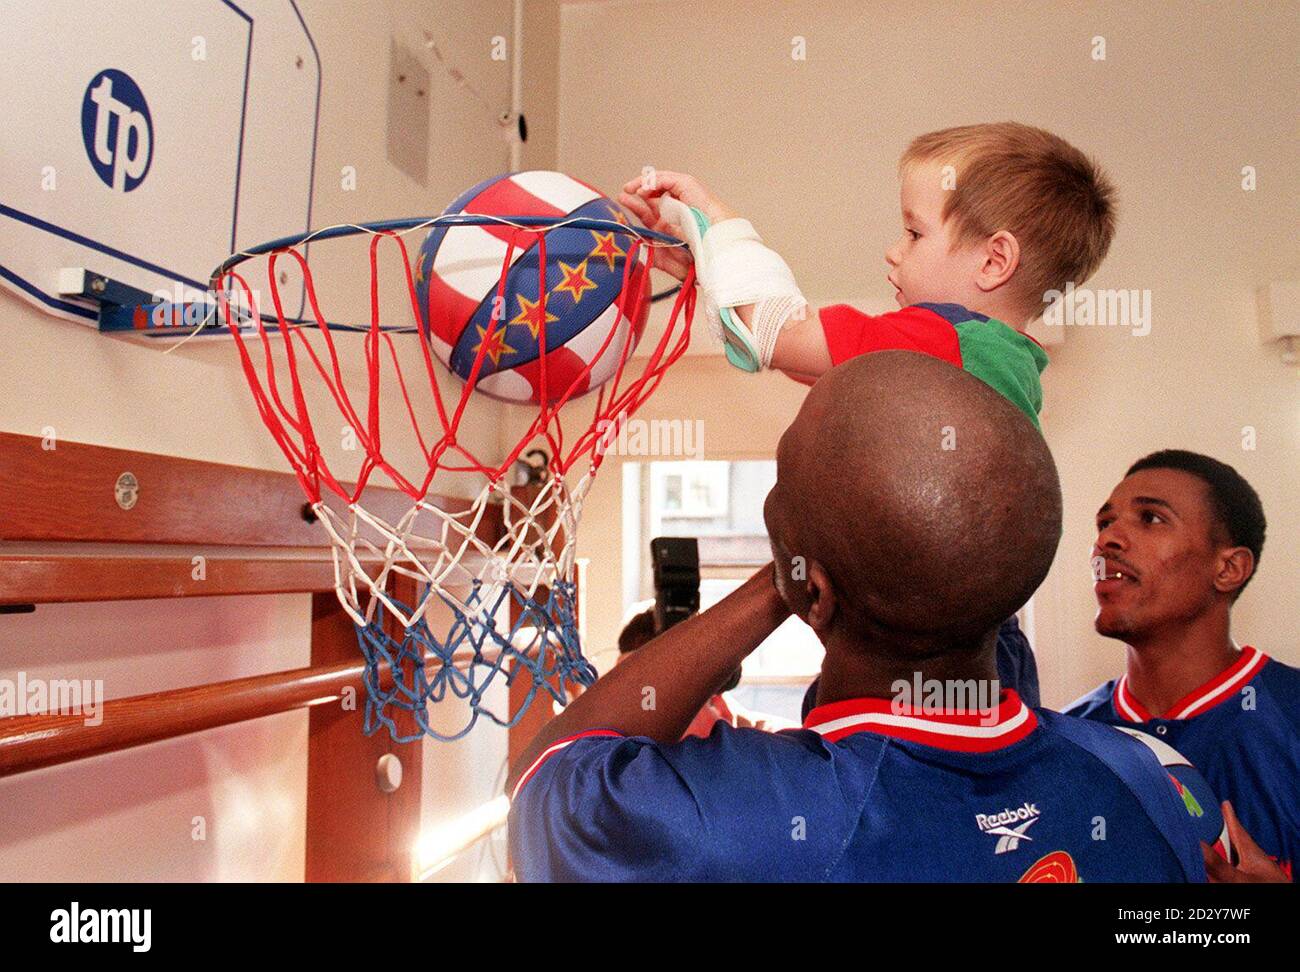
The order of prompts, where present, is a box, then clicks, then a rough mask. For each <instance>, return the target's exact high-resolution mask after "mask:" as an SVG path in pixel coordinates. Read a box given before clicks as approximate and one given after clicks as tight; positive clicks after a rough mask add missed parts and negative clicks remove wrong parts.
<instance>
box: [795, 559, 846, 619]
mask: <svg viewBox="0 0 1300 972" xmlns="http://www.w3.org/2000/svg"><path fill="white" fill-rule="evenodd" d="M804 590H805V591H807V594H808V602H807V611H808V614H807V617H805V618H804V620H805V621H806V622H808V627H810V628H812V629H813V631H815V632H817V634H819V635H822V634H825V633H826V632H827V631H829V630H830V626H831V622H832V621H833V620H834V618H835V612H836V610H837V609H838V607H839V605H838V602H837V601H836V597H835V586H834V585H833V584H832V583H831V578H830V575H829V574H828V573H826V570H825V568H823V567H822V565H821V564H819V563H818V562H817V561H815V560H810V561H809V562H808V580H807V581H806V582H805V584H804Z"/></svg>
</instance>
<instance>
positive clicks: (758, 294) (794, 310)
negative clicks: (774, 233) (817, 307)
mask: <svg viewBox="0 0 1300 972" xmlns="http://www.w3.org/2000/svg"><path fill="white" fill-rule="evenodd" d="M660 206H661V212H662V214H663V215H664V217H665V218H666V219H667V220H668V221H669V222H675V223H677V225H678V226H679V228H680V230H681V233H682V238H683V239H684V240H685V241H686V243H687V244H688V245H689V246H690V248H691V255H692V256H693V257H694V258H695V278H696V280H697V281H699V285H700V291H701V293H702V295H703V297H704V308H703V309H704V313H705V318H706V320H707V321H708V323H709V327H710V329H711V330H712V331H713V332H714V334H715V336H723V337H724V339H725V336H724V326H723V321H722V318H721V313H720V309H721V308H733V307H743V306H745V305H747V304H752V305H754V309H753V313H752V315H751V319H750V325H749V332H750V335H749V336H750V337H751V338H752V343H753V346H754V350H755V351H756V352H757V354H758V357H759V360H760V362H761V366H762V367H764V368H767V367H769V366H770V365H771V363H772V353H773V351H774V350H775V348H776V340H777V337H778V335H779V334H780V332H781V329H782V328H783V327H785V325H786V324H787V323H788V322H789V320H790V319H791V318H792V317H794V316H795V315H796V314H799V312H800V311H802V310H803V308H804V307H806V306H807V304H808V302H807V300H805V299H804V296H803V294H802V293H800V291H799V285H798V284H797V283H795V279H794V274H793V273H791V272H790V268H789V266H787V265H786V262H785V261H784V260H783V259H781V257H780V255H779V254H777V253H776V252H774V251H773V250H771V249H769V248H768V247H766V246H764V245H763V241H762V239H761V238H760V237H759V235H758V233H757V232H755V230H754V227H753V225H752V224H751V223H750V222H749V220H747V219H739V218H737V219H726V220H723V221H722V222H720V223H715V224H713V225H711V226H706V227H704V228H703V229H701V227H700V222H701V220H700V219H697V218H696V216H695V214H696V213H697V212H698V210H694V211H693V210H691V208H690V207H688V206H685V205H684V204H682V203H681V202H679V201H678V200H676V199H673V198H672V197H671V196H663V197H661V199H660ZM738 326H742V327H743V325H738Z"/></svg>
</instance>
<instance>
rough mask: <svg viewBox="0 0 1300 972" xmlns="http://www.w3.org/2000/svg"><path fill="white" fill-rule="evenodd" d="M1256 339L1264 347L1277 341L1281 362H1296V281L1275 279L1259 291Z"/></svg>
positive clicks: (1299, 333)
mask: <svg viewBox="0 0 1300 972" xmlns="http://www.w3.org/2000/svg"><path fill="white" fill-rule="evenodd" d="M1258 297H1259V336H1260V340H1262V341H1263V342H1264V343H1265V344H1272V343H1274V342H1280V343H1281V345H1282V360H1283V361H1285V362H1286V363H1287V364H1295V363H1296V362H1297V361H1300V356H1298V352H1297V348H1298V347H1300V280H1278V281H1274V282H1273V283H1270V284H1266V285H1264V286H1263V287H1260V288H1259V294H1258Z"/></svg>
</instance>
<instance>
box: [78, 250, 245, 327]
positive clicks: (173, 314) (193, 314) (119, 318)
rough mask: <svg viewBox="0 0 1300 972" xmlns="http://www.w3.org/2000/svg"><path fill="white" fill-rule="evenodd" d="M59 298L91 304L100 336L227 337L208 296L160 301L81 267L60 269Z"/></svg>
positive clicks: (134, 288) (216, 308) (146, 293)
mask: <svg viewBox="0 0 1300 972" xmlns="http://www.w3.org/2000/svg"><path fill="white" fill-rule="evenodd" d="M59 296H61V297H63V298H65V299H68V300H75V301H85V302H87V303H90V304H93V305H95V307H96V309H97V310H98V316H97V317H96V326H97V327H98V328H99V331H100V333H101V334H121V335H132V336H136V337H146V338H152V339H156V340H169V339H177V338H184V337H189V336H190V335H191V334H193V333H194V332H195V331H198V330H200V329H202V330H205V331H207V332H209V334H210V335H211V336H212V337H223V336H225V337H228V336H229V334H230V331H229V329H228V328H227V327H226V325H225V321H224V320H222V319H221V317H220V315H219V309H218V304H217V302H216V300H214V299H213V298H212V296H211V295H210V294H209V295H208V296H207V297H206V298H205V299H203V300H186V301H179V302H178V301H171V300H160V299H159V298H158V297H156V296H154V295H153V294H151V293H148V292H147V291H144V290H140V289H139V288H138V287H132V286H131V285H130V284H124V283H122V282H121V281H120V280H114V279H113V278H112V277H109V276H106V275H104V274H102V273H95V272H94V271H92V270H88V269H86V268H85V267H64V268H63V269H61V270H60V271H59ZM250 320H251V319H250Z"/></svg>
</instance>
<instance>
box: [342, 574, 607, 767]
mask: <svg viewBox="0 0 1300 972" xmlns="http://www.w3.org/2000/svg"><path fill="white" fill-rule="evenodd" d="M436 596H437V597H439V598H440V599H441V600H442V602H443V603H444V604H445V605H446V606H447V607H448V608H449V609H450V610H451V613H452V616H453V620H452V622H451V625H450V626H449V627H448V628H447V631H446V634H445V635H443V636H442V637H439V636H438V635H436V634H435V633H434V631H433V630H432V629H431V628H430V627H429V625H428V623H427V622H426V621H425V620H424V619H423V617H422V618H421V619H420V620H419V621H416V622H415V623H414V624H412V625H411V626H410V627H409V628H402V626H401V625H400V624H399V623H397V622H396V620H395V619H391V618H389V617H388V616H387V615H386V614H385V612H384V609H383V605H382V603H381V604H379V605H378V609H377V610H376V612H375V616H374V618H373V619H372V620H371V621H370V623H369V624H367V625H366V626H365V627H360V626H358V628H357V642H358V644H360V646H361V652H362V655H363V656H364V657H365V663H366V667H365V673H364V681H365V685H366V696H367V697H366V718H365V731H366V735H373V734H374V733H375V732H378V731H379V729H380V728H384V727H386V728H387V729H388V732H389V735H390V736H392V738H393V739H394V740H395V741H397V742H413V741H415V740H416V739H420V738H422V737H424V736H429V737H431V738H433V739H439V740H441V741H443V742H451V741H453V740H456V739H460V738H461V737H462V736H464V735H466V734H467V733H468V732H469V731H470V730H471V729H473V728H474V724H475V723H476V722H478V720H479V718H480V717H484V718H487V719H490V720H491V721H493V722H495V723H496V724H497V725H499V726H505V727H506V728H509V727H510V726H513V725H514V724H515V723H517V722H518V721H519V720H520V718H521V717H522V716H523V714H524V713H525V712H526V711H527V710H528V706H529V705H531V704H532V702H533V699H534V697H535V696H537V695H538V694H543V695H546V696H549V697H550V698H553V699H554V700H555V701H557V702H559V703H560V704H561V705H563V704H565V703H566V702H567V701H568V690H569V688H570V687H571V686H573V685H583V686H586V685H591V684H592V683H593V682H594V681H595V680H596V670H595V668H594V667H592V665H591V663H590V662H589V661H587V659H586V658H585V657H583V654H582V647H581V645H580V644H579V641H578V629H577V623H576V619H575V616H574V596H575V589H574V585H573V583H572V582H569V581H560V582H557V583H555V584H554V585H553V586H552V587H551V588H549V589H544V596H543V597H542V598H541V599H534V598H532V597H530V596H528V595H527V594H526V593H524V592H523V591H521V590H519V589H517V588H515V587H514V586H512V585H508V584H507V585H505V586H499V585H491V586H489V585H485V584H484V583H482V582H481V581H476V582H475V583H474V586H473V588H472V589H471V591H470V594H469V596H468V597H467V598H466V599H465V600H464V602H463V605H462V603H458V602H456V601H454V600H452V599H450V598H448V597H447V596H445V595H444V594H442V593H441V592H437V594H436ZM393 603H394V605H395V606H396V608H397V609H398V610H400V611H401V612H402V613H404V614H406V615H407V616H408V617H409V616H410V614H411V613H412V612H411V611H409V610H408V607H407V605H405V604H402V603H400V602H398V601H394V602H393ZM511 605H515V606H517V608H518V610H517V611H516V612H511V613H517V619H516V620H515V621H514V622H513V623H512V624H511V625H510V626H509V628H508V630H498V629H497V627H496V623H495V619H496V618H499V617H504V616H505V615H504V613H503V612H510V609H511ZM466 608H468V609H469V610H468V612H467V611H466V610H465V609H466ZM529 628H531V629H533V630H534V631H535V632H536V634H535V635H534V634H533V632H530V631H528V630H526V629H529ZM458 656H459V657H458ZM524 674H527V675H529V676H531V680H530V683H529V688H528V694H527V696H526V697H525V698H524V699H523V701H522V702H521V703H520V704H519V705H518V707H517V708H515V710H514V712H513V713H511V714H510V715H509V717H508V718H502V717H501V716H498V715H497V714H496V713H495V712H493V711H492V709H491V707H490V705H489V702H488V701H487V699H486V696H487V694H488V692H489V690H490V689H492V688H493V687H494V686H496V685H501V684H502V683H504V684H505V685H506V686H509V685H511V684H513V683H514V681H515V679H517V678H519V677H521V675H524ZM449 696H450V697H453V698H460V699H464V700H465V702H466V703H468V705H469V716H468V719H467V721H466V723H465V725H464V726H462V727H461V728H460V729H459V730H456V731H453V732H447V731H445V727H442V728H435V727H434V726H432V725H430V723H429V710H428V706H429V703H431V702H441V701H443V700H444V699H447V698H448V697H449ZM507 708H511V706H507ZM403 712H405V713H409V715H410V718H409V719H408V718H403V717H402V716H401V715H400V713H403ZM444 716H445V713H444ZM399 719H401V721H402V722H403V723H404V724H405V725H406V726H407V727H408V728H407V729H405V730H404V729H403V727H402V726H399V725H398V720H399ZM412 721H414V724H415V726H416V727H417V728H418V731H410V729H409V726H410V724H411V722H412Z"/></svg>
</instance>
